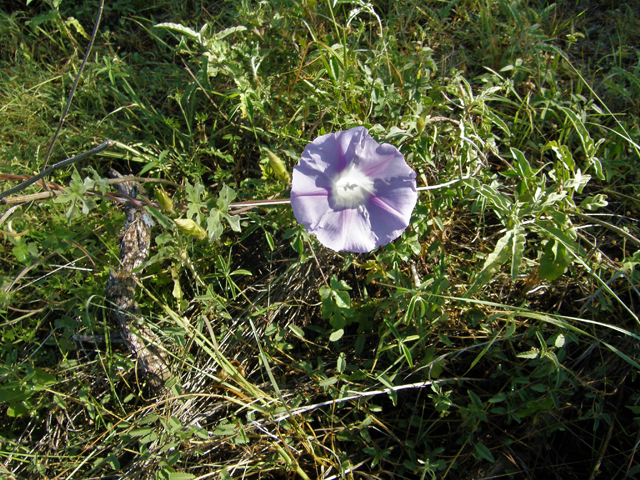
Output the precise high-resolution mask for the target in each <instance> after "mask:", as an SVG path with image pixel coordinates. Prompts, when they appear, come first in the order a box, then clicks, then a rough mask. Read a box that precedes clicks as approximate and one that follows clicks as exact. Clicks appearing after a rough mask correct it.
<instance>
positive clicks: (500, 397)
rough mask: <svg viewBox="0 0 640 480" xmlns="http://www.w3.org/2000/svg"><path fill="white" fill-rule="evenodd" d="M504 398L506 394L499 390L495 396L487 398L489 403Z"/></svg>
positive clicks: (497, 401)
mask: <svg viewBox="0 0 640 480" xmlns="http://www.w3.org/2000/svg"><path fill="white" fill-rule="evenodd" d="M506 399H507V394H506V393H504V392H501V393H499V394H497V395H496V396H494V397H491V398H490V399H489V403H500V402H504V401H505V400H506Z"/></svg>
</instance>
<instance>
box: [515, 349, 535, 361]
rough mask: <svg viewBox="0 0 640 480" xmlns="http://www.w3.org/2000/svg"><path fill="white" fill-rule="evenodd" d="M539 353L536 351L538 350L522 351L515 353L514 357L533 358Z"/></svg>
mask: <svg viewBox="0 0 640 480" xmlns="http://www.w3.org/2000/svg"><path fill="white" fill-rule="evenodd" d="M539 355H540V353H539V352H538V350H531V351H529V352H523V353H519V354H518V355H516V357H518V358H527V359H530V360H532V359H534V358H538V356H539Z"/></svg>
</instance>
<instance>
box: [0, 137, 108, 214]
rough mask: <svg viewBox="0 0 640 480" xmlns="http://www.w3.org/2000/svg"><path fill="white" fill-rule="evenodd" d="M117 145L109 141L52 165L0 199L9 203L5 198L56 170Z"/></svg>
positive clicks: (4, 193)
mask: <svg viewBox="0 0 640 480" xmlns="http://www.w3.org/2000/svg"><path fill="white" fill-rule="evenodd" d="M115 143H116V142H114V141H113V140H107V141H106V142H104V143H103V144H101V145H98V146H97V147H95V148H92V149H91V150H89V151H86V152H83V153H81V154H80V155H76V156H75V157H72V158H67V159H66V160H62V161H61V162H58V163H55V164H53V165H51V166H50V167H49V168H46V169H44V170H43V171H42V172H40V173H39V174H37V175H34V176H33V177H31V178H30V179H29V180H25V181H24V182H22V183H20V184H19V185H16V186H15V187H13V188H10V189H9V190H6V191H4V192H2V193H0V199H2V202H3V203H7V202H6V201H5V200H4V198H5V197H8V196H9V195H12V194H14V193H16V192H19V191H20V190H24V189H25V188H27V187H28V186H29V185H33V184H34V183H36V182H37V181H38V180H40V179H42V178H44V177H46V176H47V175H49V174H51V173H53V172H55V171H56V170H59V169H61V168H62V167H66V166H67V165H71V164H73V163H75V162H78V161H80V160H84V159H85V158H89V157H92V156H94V155H96V154H98V153H100V152H102V151H103V150H105V149H107V148H109V147H111V146H113V145H115Z"/></svg>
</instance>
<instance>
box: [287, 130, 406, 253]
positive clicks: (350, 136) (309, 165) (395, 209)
mask: <svg viewBox="0 0 640 480" xmlns="http://www.w3.org/2000/svg"><path fill="white" fill-rule="evenodd" d="M417 199H418V192H417V191H416V173H415V172H414V171H413V170H412V169H411V167H409V165H407V162H405V160H404V157H403V156H402V154H401V153H400V151H399V150H398V149H397V148H396V147H394V146H393V145H389V144H386V143H385V144H382V145H380V144H379V143H378V142H376V141H375V140H374V139H373V138H371V135H369V132H368V131H367V129H365V128H364V127H356V128H352V129H351V130H346V131H342V132H336V133H329V134H327V135H322V136H321V137H318V138H316V139H315V140H314V141H313V142H312V143H310V144H309V145H307V147H306V148H305V149H304V152H303V153H302V157H301V158H300V162H299V163H298V165H296V167H295V168H294V169H293V181H292V189H291V207H292V208H293V214H294V215H295V217H296V219H297V220H298V221H299V222H300V223H302V224H303V225H304V226H305V228H306V229H307V231H308V232H309V233H312V234H314V235H315V236H316V237H317V238H318V240H319V241H320V243H322V244H323V245H324V246H325V247H328V248H330V249H332V250H335V251H347V252H357V253H364V252H370V251H371V250H373V249H374V248H376V247H379V246H382V245H386V244H387V243H389V242H391V241H393V240H395V239H396V238H398V237H399V236H400V235H401V234H402V232H403V231H404V230H405V229H406V228H407V226H409V221H410V220H411V213H412V212H413V209H414V207H415V205H416V201H417Z"/></svg>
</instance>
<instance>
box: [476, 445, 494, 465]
mask: <svg viewBox="0 0 640 480" xmlns="http://www.w3.org/2000/svg"><path fill="white" fill-rule="evenodd" d="M476 453H477V454H478V455H479V456H480V457H481V458H484V459H485V460H488V461H490V462H491V463H493V462H495V461H496V459H495V458H493V455H492V454H491V451H490V450H489V449H488V448H487V447H485V446H484V445H483V444H481V443H476Z"/></svg>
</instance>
